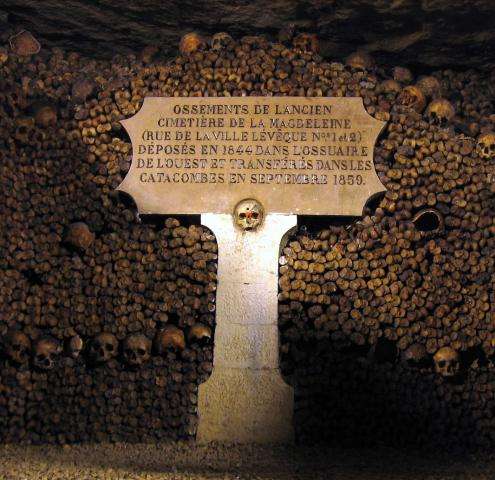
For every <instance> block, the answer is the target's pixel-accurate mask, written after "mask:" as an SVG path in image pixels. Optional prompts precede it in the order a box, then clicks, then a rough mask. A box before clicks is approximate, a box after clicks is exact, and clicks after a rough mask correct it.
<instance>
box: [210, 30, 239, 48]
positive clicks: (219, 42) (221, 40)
mask: <svg viewBox="0 0 495 480" xmlns="http://www.w3.org/2000/svg"><path fill="white" fill-rule="evenodd" d="M233 41H234V40H233V39H232V37H231V36H230V35H229V34H228V33H226V32H218V33H215V35H213V37H211V48H212V49H213V50H221V49H222V48H225V47H226V46H228V45H229V44H231V43H233Z"/></svg>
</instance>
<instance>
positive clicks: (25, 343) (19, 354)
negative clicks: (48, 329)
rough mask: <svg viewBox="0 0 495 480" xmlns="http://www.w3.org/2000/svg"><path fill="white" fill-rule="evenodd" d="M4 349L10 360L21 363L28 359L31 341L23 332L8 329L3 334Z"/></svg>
mask: <svg viewBox="0 0 495 480" xmlns="http://www.w3.org/2000/svg"><path fill="white" fill-rule="evenodd" d="M4 350H5V354H6V355H7V357H8V358H9V359H10V360H11V361H12V362H14V363H17V364H18V365H22V364H24V363H26V362H27V361H28V360H29V352H30V350H31V341H30V340H29V338H28V336H27V335H26V334H25V333H22V332H18V331H10V332H8V333H7V335H6V336H5V343H4Z"/></svg>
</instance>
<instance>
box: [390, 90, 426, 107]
mask: <svg viewBox="0 0 495 480" xmlns="http://www.w3.org/2000/svg"><path fill="white" fill-rule="evenodd" d="M397 101H398V102H399V104H400V105H404V106H406V107H409V108H412V109H413V110H415V111H416V112H418V113H421V112H422V111H423V110H424V108H425V106H426V97H425V95H424V93H423V92H422V91H421V90H420V89H419V88H418V87H417V86H415V85H408V86H407V87H405V88H404V89H403V90H402V92H401V93H400V94H399V96H398V98H397Z"/></svg>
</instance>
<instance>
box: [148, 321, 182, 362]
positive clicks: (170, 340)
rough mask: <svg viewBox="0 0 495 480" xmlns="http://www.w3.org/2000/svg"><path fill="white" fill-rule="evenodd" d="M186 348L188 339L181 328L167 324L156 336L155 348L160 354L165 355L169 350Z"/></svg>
mask: <svg viewBox="0 0 495 480" xmlns="http://www.w3.org/2000/svg"><path fill="white" fill-rule="evenodd" d="M184 348H186V340H185V338H184V333H183V332H182V330H181V329H179V328H177V327H175V326H174V325H167V326H166V327H165V328H164V329H163V330H160V331H159V332H158V333H157V335H156V338H155V350H156V353H157V354H158V355H165V354H166V353H167V351H168V350H176V351H181V350H184Z"/></svg>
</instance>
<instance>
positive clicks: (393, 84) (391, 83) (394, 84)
mask: <svg viewBox="0 0 495 480" xmlns="http://www.w3.org/2000/svg"><path fill="white" fill-rule="evenodd" d="M380 90H381V91H382V92H383V93H388V94H399V93H400V92H401V90H402V86H401V85H400V83H399V82H398V81H396V80H392V79H391V78H389V79H388V80H384V81H383V82H382V83H381V84H380Z"/></svg>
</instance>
